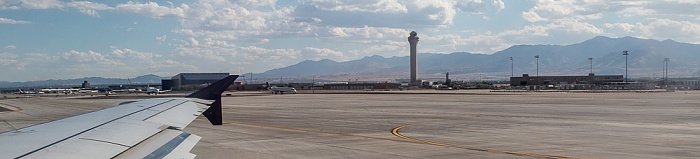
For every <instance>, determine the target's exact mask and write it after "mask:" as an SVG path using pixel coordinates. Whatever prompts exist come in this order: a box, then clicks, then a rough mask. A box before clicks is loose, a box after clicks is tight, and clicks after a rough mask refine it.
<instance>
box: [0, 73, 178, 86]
mask: <svg viewBox="0 0 700 159" xmlns="http://www.w3.org/2000/svg"><path fill="white" fill-rule="evenodd" d="M161 79H169V77H160V76H157V75H153V74H149V75H143V76H138V77H135V78H127V79H121V78H103V77H85V78H79V79H65V80H63V79H59V80H54V79H52V80H43V81H28V82H5V81H0V86H2V87H3V88H25V87H72V86H80V85H81V84H82V83H83V81H88V82H89V83H90V85H93V86H95V85H113V84H160V83H161Z"/></svg>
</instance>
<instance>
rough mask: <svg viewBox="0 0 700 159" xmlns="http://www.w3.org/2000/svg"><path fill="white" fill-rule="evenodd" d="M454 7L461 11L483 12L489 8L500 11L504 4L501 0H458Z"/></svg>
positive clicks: (504, 6)
mask: <svg viewBox="0 0 700 159" xmlns="http://www.w3.org/2000/svg"><path fill="white" fill-rule="evenodd" d="M489 2H490V3H489ZM456 7H457V8H458V9H459V10H461V11H463V12H468V13H479V14H483V13H484V12H486V11H489V10H496V11H497V12H498V11H501V10H502V9H504V8H506V4H505V3H503V1H501V0H491V1H489V0H458V1H457V4H456Z"/></svg>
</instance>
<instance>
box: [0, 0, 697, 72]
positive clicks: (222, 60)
mask: <svg viewBox="0 0 700 159" xmlns="http://www.w3.org/2000/svg"><path fill="white" fill-rule="evenodd" d="M413 30H415V31H416V32H418V36H419V37H420V42H419V44H418V45H419V50H418V51H419V52H420V53H425V52H430V53H452V52H471V53H480V54H492V53H494V52H497V51H499V50H503V49H505V48H508V47H510V46H512V45H519V44H557V45H567V44H572V43H577V42H581V41H584V40H587V39H590V38H593V37H595V36H609V37H623V36H633V37H639V38H648V39H657V40H664V39H673V40H676V41H680V42H686V43H695V44H697V43H700V0H638V1H637V0H625V1H614V0H568V1H557V0H514V1H502V0H449V1H448V0H432V1H421V0H360V1H357V0H353V1H343V0H301V1H276V0H232V1H225V0H198V1H78V0H74V1H61V0H2V1H0V81H32V80H45V79H70V78H81V77H95V76H100V77H116V78H127V77H135V76H139V75H145V74H156V75H161V76H172V75H175V74H176V73H179V72H230V73H233V74H238V73H239V72H241V71H242V72H264V71H266V70H270V69H274V68H279V67H284V66H289V65H293V64H296V63H298V62H301V61H304V60H320V59H331V60H335V61H348V60H355V59H360V58H362V57H365V56H371V55H381V56H385V57H391V56H407V55H408V42H407V40H406V37H408V33H410V32H411V31H413Z"/></svg>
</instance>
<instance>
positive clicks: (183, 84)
mask: <svg viewBox="0 0 700 159" xmlns="http://www.w3.org/2000/svg"><path fill="white" fill-rule="evenodd" d="M228 76H229V73H180V74H177V75H175V76H173V77H172V78H170V79H164V80H162V82H163V89H165V90H168V88H166V86H170V89H172V90H191V89H193V90H194V89H195V87H196V86H197V85H202V84H210V83H214V82H216V81H219V80H221V79H224V78H226V77H228ZM190 87H192V88H190Z"/></svg>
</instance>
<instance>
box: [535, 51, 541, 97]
mask: <svg viewBox="0 0 700 159" xmlns="http://www.w3.org/2000/svg"><path fill="white" fill-rule="evenodd" d="M535 61H537V62H536V63H535V78H536V80H535V82H536V85H540V55H535ZM535 88H537V86H535ZM535 90H537V89H535Z"/></svg>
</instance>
